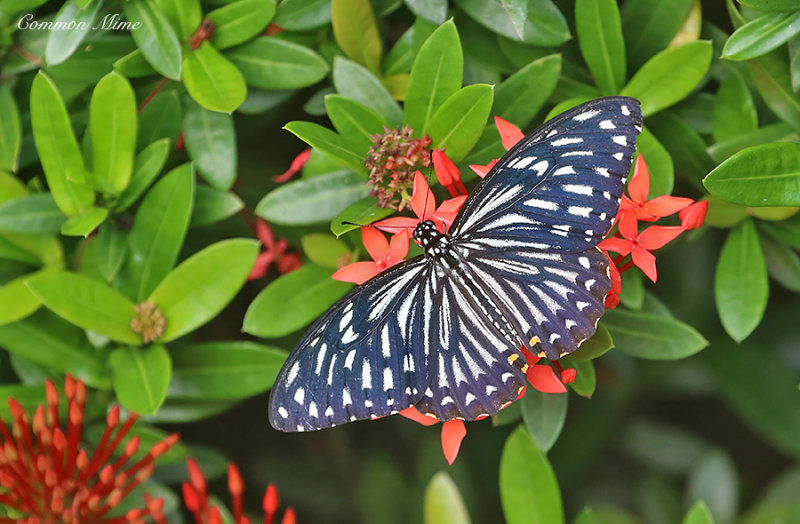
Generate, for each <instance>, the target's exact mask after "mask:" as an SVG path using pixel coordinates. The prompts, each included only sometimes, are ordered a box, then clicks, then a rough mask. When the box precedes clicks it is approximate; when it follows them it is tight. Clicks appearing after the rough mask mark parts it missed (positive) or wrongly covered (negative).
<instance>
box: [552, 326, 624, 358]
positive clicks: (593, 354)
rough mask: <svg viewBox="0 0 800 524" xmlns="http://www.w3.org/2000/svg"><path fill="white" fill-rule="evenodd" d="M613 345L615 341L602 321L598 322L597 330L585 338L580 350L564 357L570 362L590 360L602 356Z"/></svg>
mask: <svg viewBox="0 0 800 524" xmlns="http://www.w3.org/2000/svg"><path fill="white" fill-rule="evenodd" d="M613 347H614V341H613V340H611V334H610V333H609V332H608V330H607V329H606V327H605V324H604V323H602V322H601V323H599V324H597V331H595V333H594V335H592V336H591V337H589V338H588V339H586V340H584V341H583V343H582V344H581V345H580V346H579V347H578V350H577V351H575V352H573V353H570V354H569V355H567V356H566V357H564V360H566V361H568V362H588V361H590V360H594V359H596V358H599V357H602V356H603V355H605V354H606V353H607V352H608V350H610V349H611V348H613Z"/></svg>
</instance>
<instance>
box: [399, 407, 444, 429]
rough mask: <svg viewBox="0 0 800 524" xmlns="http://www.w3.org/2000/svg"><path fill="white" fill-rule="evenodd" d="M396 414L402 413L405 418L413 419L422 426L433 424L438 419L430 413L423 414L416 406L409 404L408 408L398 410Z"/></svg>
mask: <svg viewBox="0 0 800 524" xmlns="http://www.w3.org/2000/svg"><path fill="white" fill-rule="evenodd" d="M398 415H402V416H404V417H406V418H407V419H410V420H413V421H414V422H419V423H420V424H422V425H423V426H433V425H434V424H436V423H437V422H439V419H437V418H436V417H434V416H431V415H423V414H422V413H420V412H419V410H418V409H417V408H415V407H414V406H411V407H410V408H406V409H404V410H403V411H399V412H398Z"/></svg>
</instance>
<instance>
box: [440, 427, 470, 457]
mask: <svg viewBox="0 0 800 524" xmlns="http://www.w3.org/2000/svg"><path fill="white" fill-rule="evenodd" d="M466 436H467V427H466V426H465V425H464V421H463V420H458V419H453V420H448V421H447V422H445V423H444V424H442V451H444V458H446V459H447V463H448V464H451V465H452V464H453V462H455V460H456V457H457V456H458V450H459V449H461V441H463V440H464V437H466Z"/></svg>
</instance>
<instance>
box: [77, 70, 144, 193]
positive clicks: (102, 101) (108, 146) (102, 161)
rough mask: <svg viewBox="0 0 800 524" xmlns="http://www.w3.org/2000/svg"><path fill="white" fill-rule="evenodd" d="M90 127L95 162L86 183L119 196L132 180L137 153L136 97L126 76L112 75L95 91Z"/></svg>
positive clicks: (102, 81)
mask: <svg viewBox="0 0 800 524" xmlns="http://www.w3.org/2000/svg"><path fill="white" fill-rule="evenodd" d="M89 124H90V125H89V128H90V130H91V134H92V152H93V153H94V162H93V163H92V170H91V171H90V172H89V173H87V180H88V181H89V183H91V184H92V185H93V186H94V187H95V189H97V190H98V191H101V192H103V193H108V194H111V195H119V194H120V193H121V192H122V191H123V190H124V189H125V188H126V187H127V186H128V182H129V181H130V179H131V173H132V171H133V155H134V152H135V149H136V96H135V95H134V93H133V88H132V87H131V85H130V83H129V82H128V80H127V79H126V78H125V77H124V76H122V75H121V74H119V73H113V72H112V73H109V74H107V75H106V76H104V77H103V78H102V80H100V82H99V83H98V84H97V86H96V87H95V88H94V91H93V92H92V101H91V105H90V111H89Z"/></svg>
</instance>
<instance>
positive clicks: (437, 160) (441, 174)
mask: <svg viewBox="0 0 800 524" xmlns="http://www.w3.org/2000/svg"><path fill="white" fill-rule="evenodd" d="M433 170H434V172H435V173H436V178H437V179H438V180H439V183H440V184H442V185H443V186H444V187H446V188H447V191H449V192H450V196H457V195H458V193H459V191H460V189H461V188H460V187H457V186H458V185H459V183H460V182H461V171H459V170H458V168H457V167H456V165H455V164H454V163H453V161H452V160H450V159H449V158H447V155H445V154H444V151H442V150H441V149H434V150H433ZM460 185H461V187H463V184H460ZM464 192H465V193H466V190H465V191H464Z"/></svg>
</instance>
